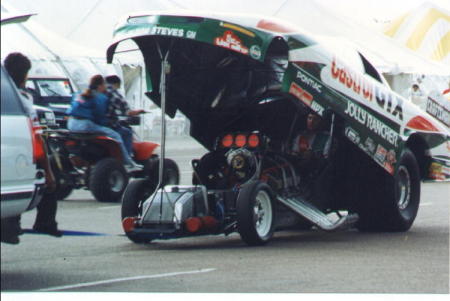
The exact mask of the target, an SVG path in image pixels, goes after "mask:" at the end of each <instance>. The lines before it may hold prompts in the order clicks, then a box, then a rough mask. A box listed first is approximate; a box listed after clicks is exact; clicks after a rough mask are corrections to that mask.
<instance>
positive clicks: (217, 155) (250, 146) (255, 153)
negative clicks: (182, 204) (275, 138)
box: [194, 133, 300, 192]
mask: <svg viewBox="0 0 450 301" xmlns="http://www.w3.org/2000/svg"><path fill="white" fill-rule="evenodd" d="M268 140H269V139H268V138H267V137H263V136H262V135H261V134H259V133H250V134H245V133H238V134H227V135H225V136H223V137H222V139H220V141H219V143H218V146H217V148H216V150H215V151H213V152H210V153H208V154H206V155H205V156H204V157H203V158H202V159H201V160H199V161H198V162H197V163H196V164H195V165H194V169H195V173H196V178H197V180H196V181H194V182H195V183H194V184H203V185H205V186H206V187H207V188H208V189H230V188H233V187H234V186H236V185H239V186H240V185H243V184H245V183H246V182H248V181H251V180H261V181H263V182H266V183H267V184H268V185H269V186H271V187H272V189H273V190H274V191H278V192H279V191H282V190H285V191H290V190H293V189H296V188H297V187H298V186H299V184H300V175H299V174H298V172H297V171H296V168H295V165H294V164H295V162H293V161H295V160H293V159H292V158H291V157H290V156H289V155H287V154H283V153H281V152H276V151H271V150H270V147H269V146H268Z"/></svg>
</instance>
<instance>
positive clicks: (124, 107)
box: [105, 75, 145, 156]
mask: <svg viewBox="0 0 450 301" xmlns="http://www.w3.org/2000/svg"><path fill="white" fill-rule="evenodd" d="M105 79H106V83H107V84H108V85H107V88H106V95H107V96H108V97H109V106H108V112H107V118H108V126H109V127H111V128H112V129H113V130H115V131H116V132H118V133H119V134H120V135H121V136H122V139H123V142H124V144H125V147H126V149H127V151H128V153H129V155H130V156H133V149H132V147H133V131H132V130H131V129H130V128H128V127H125V126H122V125H121V124H120V122H119V116H136V115H139V114H141V113H144V112H145V111H144V110H131V109H130V107H129V105H128V103H127V101H126V100H125V98H124V97H123V96H122V95H121V94H120V92H119V91H118V90H119V89H120V86H121V84H122V81H121V80H120V78H119V77H118V76H117V75H110V76H107V77H106V78H105Z"/></svg>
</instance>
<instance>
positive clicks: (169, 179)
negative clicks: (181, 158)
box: [146, 159, 180, 193]
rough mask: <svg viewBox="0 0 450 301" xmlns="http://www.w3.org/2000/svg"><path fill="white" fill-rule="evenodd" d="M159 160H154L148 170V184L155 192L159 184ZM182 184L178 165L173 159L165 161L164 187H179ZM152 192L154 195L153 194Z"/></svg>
mask: <svg viewBox="0 0 450 301" xmlns="http://www.w3.org/2000/svg"><path fill="white" fill-rule="evenodd" d="M159 160H160V159H157V160H152V161H151V162H150V163H149V164H148V166H147V168H146V170H147V172H146V174H147V177H148V181H149V182H148V183H149V185H150V187H151V189H152V190H153V191H154V190H155V189H156V186H158V182H159ZM179 183H180V171H179V169H178V165H177V163H175V161H173V160H172V159H164V171H163V181H162V185H163V186H165V185H178V184H179ZM153 191H152V193H153Z"/></svg>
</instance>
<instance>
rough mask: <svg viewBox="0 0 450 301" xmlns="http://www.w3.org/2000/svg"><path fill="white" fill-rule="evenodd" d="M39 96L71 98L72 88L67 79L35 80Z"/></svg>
mask: <svg viewBox="0 0 450 301" xmlns="http://www.w3.org/2000/svg"><path fill="white" fill-rule="evenodd" d="M35 83H36V85H37V88H38V89H39V91H40V94H41V96H43V97H45V96H63V97H71V96H72V93H73V91H72V87H71V86H70V82H69V81H68V80H67V79H51V80H49V79H38V80H35Z"/></svg>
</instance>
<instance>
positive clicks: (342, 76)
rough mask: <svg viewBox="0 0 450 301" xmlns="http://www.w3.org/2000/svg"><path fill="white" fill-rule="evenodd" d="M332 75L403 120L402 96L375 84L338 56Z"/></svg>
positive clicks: (334, 62) (334, 61)
mask: <svg viewBox="0 0 450 301" xmlns="http://www.w3.org/2000/svg"><path fill="white" fill-rule="evenodd" d="M331 76H332V78H333V79H334V80H336V81H337V82H338V83H340V84H341V85H343V86H344V87H345V88H346V89H348V90H352V91H353V92H355V93H357V94H359V95H360V96H361V97H362V99H364V100H365V101H366V102H369V103H374V102H375V103H376V104H377V105H378V106H379V107H380V108H381V109H383V110H384V111H386V112H387V113H390V114H391V115H392V116H394V117H396V118H397V119H399V120H403V100H402V98H400V97H398V96H396V95H394V94H392V93H390V92H389V91H387V90H385V89H382V88H381V87H378V86H374V85H373V84H372V83H370V82H369V81H368V80H366V79H365V78H364V76H362V75H358V74H356V73H355V72H353V71H352V70H351V69H350V68H348V67H346V66H345V65H344V64H342V63H340V62H338V61H337V59H336V58H334V59H333V61H332V63H331Z"/></svg>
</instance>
